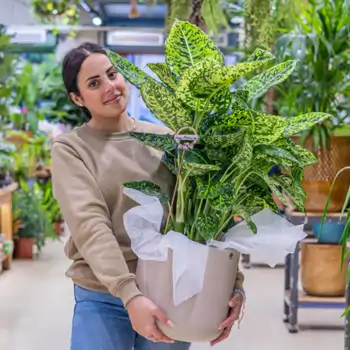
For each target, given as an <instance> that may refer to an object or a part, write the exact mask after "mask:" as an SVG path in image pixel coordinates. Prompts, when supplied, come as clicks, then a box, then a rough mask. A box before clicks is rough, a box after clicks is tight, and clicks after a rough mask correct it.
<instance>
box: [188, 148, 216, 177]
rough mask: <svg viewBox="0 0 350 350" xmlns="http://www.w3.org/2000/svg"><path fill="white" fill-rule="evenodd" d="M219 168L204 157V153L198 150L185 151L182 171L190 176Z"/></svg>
mask: <svg viewBox="0 0 350 350" xmlns="http://www.w3.org/2000/svg"><path fill="white" fill-rule="evenodd" d="M220 169H221V168H220V167H219V166H217V165H215V164H211V163H210V162H209V161H208V160H207V159H206V158H205V153H204V152H203V151H200V150H196V149H194V150H188V151H185V155H184V159H183V164H182V172H183V173H186V174H189V175H191V176H196V175H204V174H207V173H208V172H213V171H218V170H220Z"/></svg>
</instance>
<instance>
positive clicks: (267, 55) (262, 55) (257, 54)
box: [245, 48, 276, 62]
mask: <svg viewBox="0 0 350 350" xmlns="http://www.w3.org/2000/svg"><path fill="white" fill-rule="evenodd" d="M274 58H276V57H275V56H274V55H273V54H272V53H271V52H269V51H266V50H263V49H260V48H257V49H255V51H254V52H253V53H252V54H251V55H250V56H249V57H248V58H247V60H246V61H245V62H255V61H262V60H273V59H274Z"/></svg>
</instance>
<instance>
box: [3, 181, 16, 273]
mask: <svg viewBox="0 0 350 350" xmlns="http://www.w3.org/2000/svg"><path fill="white" fill-rule="evenodd" d="M17 188H18V184H17V183H13V184H11V185H9V186H7V187H5V188H1V189H0V232H1V233H3V234H4V235H5V240H6V241H12V193H13V192H14V191H16V190H17ZM0 263H1V264H2V268H3V269H4V270H6V269H10V268H11V263H12V253H9V254H7V255H3V257H2V259H1V261H0Z"/></svg>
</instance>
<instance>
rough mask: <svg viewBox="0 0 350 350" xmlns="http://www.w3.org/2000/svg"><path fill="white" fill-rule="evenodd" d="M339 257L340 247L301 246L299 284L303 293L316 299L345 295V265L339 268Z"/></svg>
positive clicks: (328, 245)
mask: <svg viewBox="0 0 350 350" xmlns="http://www.w3.org/2000/svg"><path fill="white" fill-rule="evenodd" d="M341 255H342V246H341V245H331V244H317V243H302V244H301V282H302V285H303V288H304V291H305V293H307V294H309V295H312V296H318V297H339V296H343V295H344V294H345V288H346V264H345V262H344V266H343V268H342V269H341V268H340V262H341Z"/></svg>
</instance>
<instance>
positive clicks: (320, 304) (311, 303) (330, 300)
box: [284, 290, 346, 309]
mask: <svg viewBox="0 0 350 350" xmlns="http://www.w3.org/2000/svg"><path fill="white" fill-rule="evenodd" d="M284 300H285V302H286V303H288V304H290V300H291V292H290V290H286V291H285V295H284ZM345 303H346V300H345V295H344V296H343V297H314V296H311V295H307V294H305V293H304V292H303V291H298V304H299V305H298V307H299V308H305V309H312V308H313V309H317V308H319V309H338V308H339V309H345Z"/></svg>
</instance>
